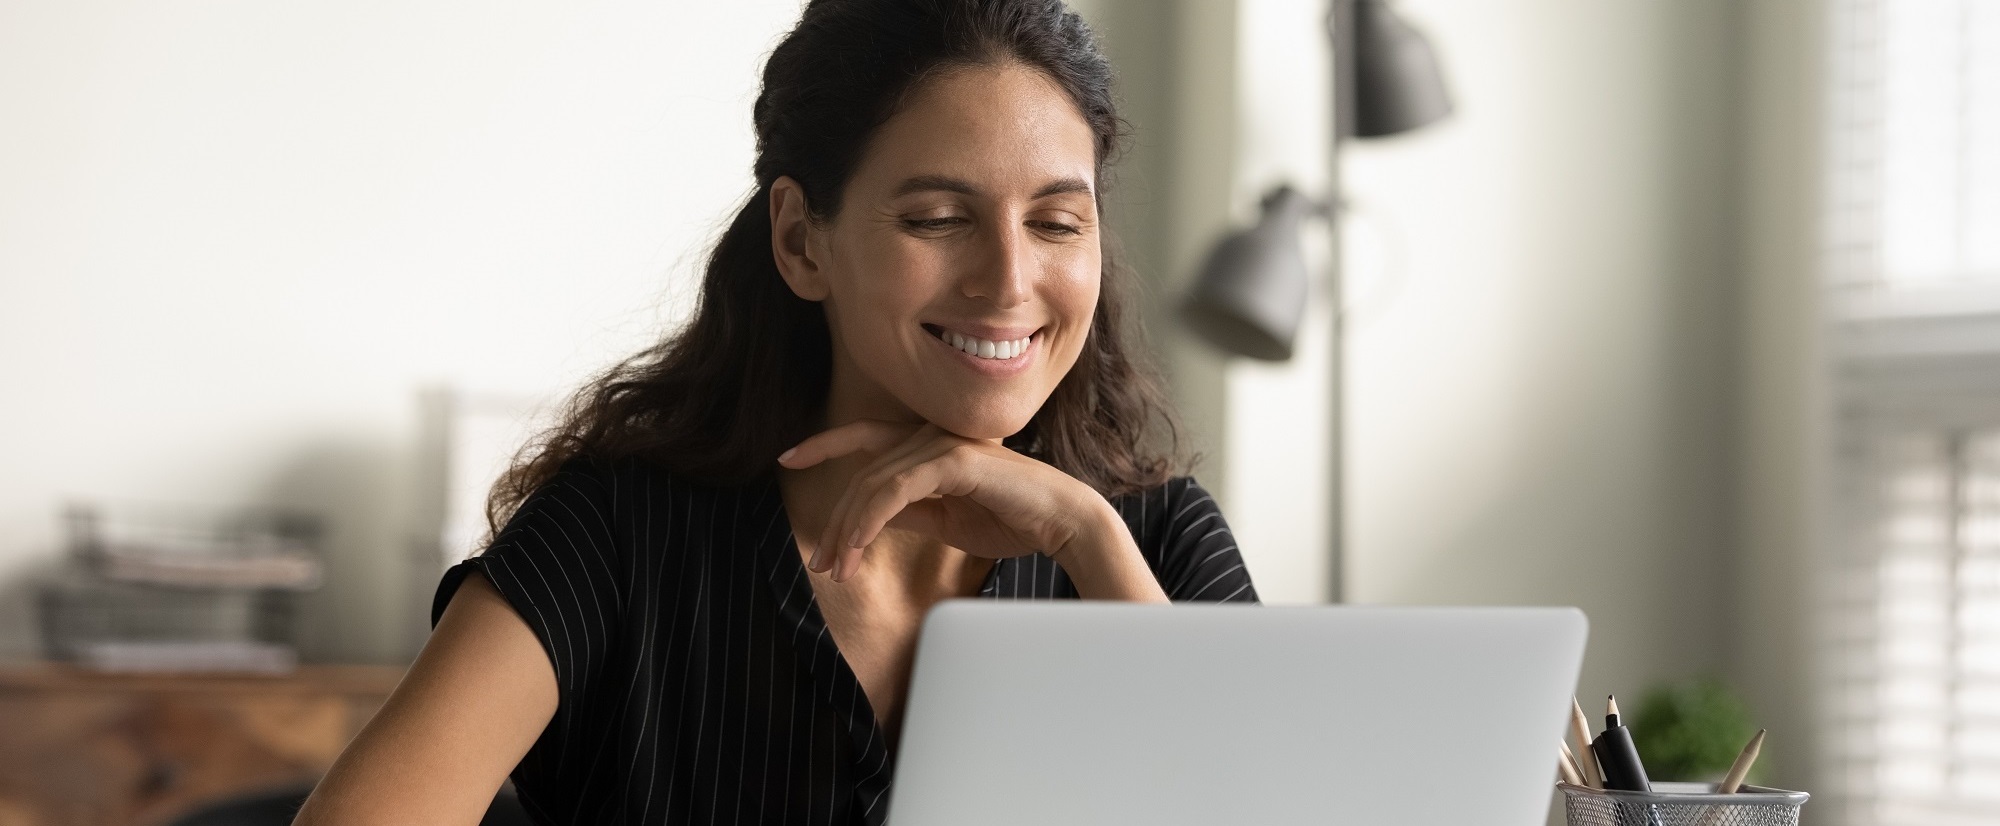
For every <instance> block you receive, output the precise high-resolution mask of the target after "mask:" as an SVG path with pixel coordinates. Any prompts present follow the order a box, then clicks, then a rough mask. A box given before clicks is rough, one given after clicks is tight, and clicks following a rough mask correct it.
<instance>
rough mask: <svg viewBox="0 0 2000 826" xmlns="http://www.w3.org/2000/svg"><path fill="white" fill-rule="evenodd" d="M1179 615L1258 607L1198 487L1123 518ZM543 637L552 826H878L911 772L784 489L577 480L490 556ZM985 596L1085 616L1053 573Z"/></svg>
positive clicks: (1124, 510) (452, 586) (536, 774)
mask: <svg viewBox="0 0 2000 826" xmlns="http://www.w3.org/2000/svg"><path fill="white" fill-rule="evenodd" d="M1113 504H1114V505H1115V506H1116V507H1117V509H1118V511H1119V513H1120V514H1121V515H1123V516H1124V517H1125V523H1126V525H1127V526H1128V527H1129V528H1131V530H1132V536H1133V538H1134V539H1135V540H1136V541H1137V544H1138V546H1139V549H1140V551H1141V552H1142V553H1143V554H1144V556H1145V558H1146V562H1147V564H1149V565H1150V566H1152V569H1153V573H1154V575H1155V576H1157V577H1158V578H1159V581H1160V583H1161V587H1162V588H1163V589H1164V590H1165V591H1166V592H1167V595H1168V596H1169V597H1171V598H1172V599H1175V600H1203V601H1242V602H1254V601H1256V599H1257V592H1256V589H1254V588H1253V587H1252V586H1251V584H1250V576H1249V573H1248V572H1247V571H1245V570H1244V568H1243V560H1242V557H1240V556H1239V555H1238V554H1237V551H1236V542H1235V540H1234V539H1233V538H1232V537H1231V536H1230V533H1229V528H1228V526H1227V525H1225V524H1224V523H1223V519H1222V513H1221V511H1220V510H1218V509H1217V508H1216V505H1215V501H1214V500H1213V499H1212V498H1210V497H1209V495H1208V492H1207V491H1204V490H1203V489H1202V488H1201V486H1200V485H1197V484H1195V482H1194V480H1193V479H1189V478H1178V479H1174V480H1172V481H1169V482H1167V483H1166V484H1164V485H1161V486H1160V487H1157V488H1154V489H1151V490H1148V491H1145V492H1143V493H1140V494H1135V495H1131V496H1125V497H1120V498H1118V499H1115V500H1113ZM473 570H478V571H481V572H483V573H484V574H485V575H486V577H487V579H489V580H491V581H492V583H493V585H494V587H495V588H497V589H498V590H499V591H500V593H501V594H502V595H504V596H505V597H506V598H507V601H508V602H509V603H511V604H512V605H513V606H514V610H515V611H517V612H519V613H520V615H521V618H522V619H524V620H526V621H527V623H528V625H529V626H530V627H531V628H533V629H534V631H535V634H536V636H538V637H540V638H541V641H542V645H543V646H544V647H545V648H547V650H548V653H549V659H550V661H551V662H552V663H553V664H554V666H555V671H556V682H557V685H558V686H559V690H560V700H559V703H558V707H557V710H556V715H555V718H554V719H553V720H551V721H550V722H549V726H548V728H547V729H546V730H544V731H543V732H542V735H541V738H540V739H539V740H537V741H536V742H535V745H534V746H533V748H531V749H530V750H529V751H528V754H527V755H526V756H525V757H524V758H522V760H521V763H520V765H518V766H516V767H515V769H514V772H513V775H512V776H513V779H514V785H515V788H516V789H517V790H518V791H519V792H520V798H521V802H522V803H523V804H524V805H525V806H526V808H527V809H528V811H529V812H530V813H532V814H533V815H534V816H535V817H536V818H537V819H538V820H540V821H542V822H544V823H550V824H569V823H579V824H581V823H590V824H598V823H634V824H639V823H646V824H652V823H671V824H689V823H701V824H711V823H729V824H763V823H787V824H794V823H795V824H813V825H814V826H817V825H818V824H851V823H866V824H880V823H882V821H883V818H884V817H885V816H886V815H887V814H888V808H889V804H888V797H889V779H890V775H891V774H892V771H891V766H892V761H893V756H892V755H891V753H890V751H889V744H888V743H886V742H884V739H883V737H882V732H881V729H880V728H879V727H878V726H877V725H876V722H875V716H874V714H873V712H872V710H871V709H870V707H869V705H868V700H867V698H866V695H864V694H863V693H862V690H861V685H860V683H859V682H858V681H857V679H856V678H855V676H854V673H853V671H851V670H849V668H848V666H847V662H846V660H844V659H843V658H842V657H841V654H840V651H839V649H838V648H837V647H835V645H834V641H833V637H832V636H830V635H829V634H828V633H827V630H826V623H825V622H824V621H823V620H822V619H821V618H820V613H819V607H818V605H817V603H816V602H815V601H814V599H813V592H812V586H811V584H810V583H809V582H807V580H806V570H805V565H804V563H803V562H801V561H800V559H799V551H798V546H797V545H796V544H794V542H793V540H792V533H791V526H790V523H789V522H788V521H787V520H786V519H785V510H784V504H783V501H782V500H781V499H780V498H779V494H778V487H777V482H776V477H775V476H772V477H767V478H766V479H765V480H764V481H762V482H759V483H756V484H752V485H748V486H745V487H742V488H716V487H706V486H702V485H697V484H691V483H688V482H686V481H684V480H680V479H676V478H674V477H673V476H671V475H670V474H668V473H666V472H664V471H661V470H659V469H657V468H655V467H653V466H651V465H648V464H645V463H642V462H639V461H635V460H626V461H622V462H619V463H616V464H612V465H608V466H594V465H591V464H587V463H584V462H580V461H572V462H571V463H569V464H567V465H565V466H564V467H563V469H562V472H561V473H559V474H558V475H557V476H556V477H555V478H554V479H553V480H551V481H550V482H549V483H548V484H547V485H545V486H543V488H542V489H541V490H539V491H537V492H536V493H535V494H534V495H533V496H531V497H529V499H528V500H527V501H526V502H525V503H523V505H522V506H521V508H520V510H519V511H518V512H517V513H516V514H515V516H514V517H513V519H512V520H511V521H509V522H508V523H507V525H506V526H505V527H504V528H503V529H502V530H501V532H500V534H499V535H498V537H496V539H495V540H494V542H493V544H492V546H491V547H489V548H488V549H487V550H486V551H485V552H484V553H483V554H481V555H480V556H476V557H473V558H471V559H468V560H466V561H464V562H462V563H459V564H458V565H456V566H454V567H452V568H451V570H449V571H447V572H446V573H445V575H444V580H443V582H441V583H440V584H439V585H438V591H437V597H436V599H435V600H434V601H433V604H432V609H431V621H432V623H433V624H435V623H436V622H437V617H438V616H439V615H440V614H442V613H443V611H444V606H445V604H446V603H447V602H449V601H450V599H451V596H452V594H453V593H454V592H455V591H457V589H458V585H459V583H460V582H462V581H464V579H465V575H466V574H467V573H468V572H470V571H473ZM979 593H980V596H982V597H991V598H1000V599H1074V598H1076V589H1075V588H1074V587H1073V586H1072V585H1071V584H1070V581H1069V578H1068V577H1067V576H1066V575H1065V574H1064V573H1063V571H1062V570H1061V569H1060V568H1059V567H1057V566H1056V564H1055V563H1054V562H1053V561H1052V560H1050V559H1048V558H1047V557H1044V556H1042V555H1040V554H1035V555H1032V556H1026V557H1019V558H1015V559H1005V560H1000V561H999V562H998V563H997V564H995V565H994V567H993V570H992V572H991V573H990V574H989V575H988V576H987V578H986V583H985V585H984V587H982V588H981V589H980V592H979Z"/></svg>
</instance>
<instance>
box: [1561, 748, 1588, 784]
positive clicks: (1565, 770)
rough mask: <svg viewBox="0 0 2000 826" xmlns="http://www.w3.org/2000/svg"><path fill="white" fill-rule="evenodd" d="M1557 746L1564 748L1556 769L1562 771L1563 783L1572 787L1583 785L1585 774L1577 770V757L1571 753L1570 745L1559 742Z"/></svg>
mask: <svg viewBox="0 0 2000 826" xmlns="http://www.w3.org/2000/svg"><path fill="white" fill-rule="evenodd" d="M1556 745H1559V746H1562V755H1561V757H1560V758H1559V759H1557V760H1556V768H1557V769H1559V770H1561V771H1562V776H1563V782H1564V783H1568V784H1570V785H1572V786H1581V785H1583V772H1581V771H1579V770H1578V769H1577V767H1576V755H1574V754H1570V753H1569V744H1568V743H1565V742H1562V741H1561V740H1557V741H1556Z"/></svg>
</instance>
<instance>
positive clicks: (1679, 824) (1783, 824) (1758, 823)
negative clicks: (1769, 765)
mask: <svg viewBox="0 0 2000 826" xmlns="http://www.w3.org/2000/svg"><path fill="white" fill-rule="evenodd" d="M1556 788H1558V789H1561V790H1562V793H1563V804H1564V807H1565V809H1566V810H1567V812H1568V814H1569V826H1798V822H1799V807H1800V806H1803V805H1805V802H1806V798H1808V797H1810V795H1808V794H1806V793H1805V792H1788V791H1785V790H1783V789H1767V788H1764V787H1762V786H1744V787H1743V788H1742V790H1741V791H1739V792H1737V793H1736V794H1716V793H1715V784H1714V783H1654V784H1653V791H1651V792H1616V791H1609V790H1606V789H1590V788H1585V787H1583V786H1572V785H1570V784H1568V783H1557V784H1556Z"/></svg>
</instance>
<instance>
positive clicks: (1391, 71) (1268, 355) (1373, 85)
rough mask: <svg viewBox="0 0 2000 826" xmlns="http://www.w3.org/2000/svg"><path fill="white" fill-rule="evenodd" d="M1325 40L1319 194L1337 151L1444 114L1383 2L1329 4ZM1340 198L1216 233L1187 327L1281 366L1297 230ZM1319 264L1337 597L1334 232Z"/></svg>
mask: <svg viewBox="0 0 2000 826" xmlns="http://www.w3.org/2000/svg"><path fill="white" fill-rule="evenodd" d="M1327 34H1328V35H1329V36H1330V37H1331V38H1332V52H1333V89H1334V100H1333V108H1334V126H1335V128H1334V140H1333V146H1332V147H1331V151H1332V153H1333V158H1332V163H1330V164H1329V165H1328V167H1329V169H1330V170H1331V173H1330V174H1329V178H1330V180H1329V181H1328V186H1327V191H1328V192H1329V193H1339V192H1340V145H1341V143H1342V142H1344V141H1345V140H1347V139H1348V138H1373V137H1381V136H1385V135H1395V134H1400V133H1403V132H1407V131H1410V130H1412V129H1417V128H1419V127H1422V126H1425V125H1427V124H1430V123H1433V122H1436V121H1438V120H1440V119H1442V118H1444V117H1445V116H1446V115H1449V114H1450V113H1451V108H1452V107H1451V98H1450V96H1449V95H1448V94H1447V93H1446V91H1445V86H1444V74H1443V72H1442V71H1441V69H1440V68H1439V66H1438V61H1437V55H1436V54H1435V53H1434V52H1433V51H1432V50H1431V47H1430V43H1429V42H1428V41H1426V40H1425V39H1424V36H1423V35H1422V34H1421V33H1419V32H1418V31H1417V30H1415V29H1413V28H1411V27H1410V26H1409V25H1408V24H1407V23H1404V22H1403V21H1402V19H1401V18H1398V17H1397V16H1396V15H1395V13H1394V12H1393V11H1392V10H1390V8H1389V6H1388V4H1387V2H1385V0H1333V6H1332V9H1331V10H1330V11H1329V12H1328V14H1327ZM1338 200H1339V199H1338V195H1337V194H1335V195H1331V196H1329V200H1328V201H1316V200H1314V199H1312V198H1310V197H1307V196H1306V195H1304V194H1302V193H1300V192H1299V191H1298V190H1296V189H1294V188H1292V187H1291V186H1290V185H1280V186H1279V187H1277V188H1276V189H1273V190H1272V191H1271V192H1270V193H1269V194H1268V195H1265V196H1264V200H1263V210H1262V213H1261V216H1260V217H1259V218H1258V220H1257V223H1256V224H1255V225H1253V226H1250V227H1246V228H1242V229H1238V230H1236V231H1234V232H1231V233H1229V234H1228V235H1226V236H1224V237H1223V238H1222V239H1221V240H1220V241H1218V242H1216V244H1215V246H1214V247H1213V248H1212V249H1211V250H1210V251H1209V254H1208V257H1207V259H1206V261H1205V262H1204V263H1203V265H1202V268H1201V271H1200V273H1199V274H1198V275H1197V276H1196V277H1195V280H1194V286H1193V289H1192V290H1191V291H1190V292H1189V293H1188V295H1187V297H1186V299H1185V300H1184V301H1183V302H1182V304H1181V317H1182V319H1183V321H1185V322H1186V323H1187V325H1188V327H1189V328H1190V329H1192V330H1193V331H1194V332H1195V333H1196V334H1197V335H1199V336H1201V337H1202V338H1203V339H1204V340H1206V341H1208V342H1209V343H1210V344H1212V345H1214V346H1215V347H1217V348H1220V349H1221V350H1222V351H1224V352H1225V353H1229V354H1231V355H1236V356H1243V357H1246V358H1253V359H1259V360H1264V361H1286V360H1289V359H1290V358H1291V357H1292V345H1293V342H1294V340H1296V338H1297V336H1298V331H1299V325H1300V324H1301V322H1303V321H1304V319H1305V308H1306V300H1307V295H1308V293H1309V288H1310V286H1311V274H1310V273H1308V272H1307V270H1306V263H1305V256H1304V254H1303V253H1302V251H1301V250H1300V248H1299V226H1300V224H1302V223H1303V222H1304V221H1305V220H1306V219H1308V218H1313V217H1319V218H1325V219H1327V220H1329V221H1333V220H1334V219H1335V218H1336V217H1337V216H1336V214H1335V211H1336V209H1337V207H1336V204H1337V202H1338ZM1334 226H1335V229H1336V231H1335V232H1333V233H1331V235H1332V236H1333V239H1334V241H1333V246H1334V254H1333V255H1332V256H1331V260H1330V261H1329V262H1328V265H1327V272H1326V276H1325V277H1326V294H1327V295H1329V296H1332V300H1333V301H1334V302H1335V312H1334V313H1333V334H1332V336H1331V339H1332V342H1333V343H1332V345H1331V346H1332V348H1333V353H1332V355H1333V358H1332V361H1331V362H1330V364H1331V366H1330V367H1329V369H1330V370H1331V371H1332V375H1331V376H1330V377H1329V381H1328V383H1327V384H1328V386H1329V387H1330V388H1331V392H1332V396H1333V398H1332V406H1331V407H1330V408H1329V418H1330V419H1331V421H1330V422H1329V424H1328V426H1329V427H1330V428H1331V433H1330V434H1329V437H1330V438H1329V443H1330V444H1331V445H1332V451H1331V452H1332V455H1331V456H1330V457H1329V461H1330V467H1329V470H1328V472H1329V474H1330V479H1329V488H1330V489H1331V490H1330V493H1331V499H1332V501H1331V502H1330V503H1329V505H1330V509H1329V511H1328V513H1329V525H1328V534H1329V540H1330V542H1329V544H1330V546H1331V547H1330V548H1329V549H1328V550H1329V552H1330V554H1331V556H1330V559H1329V563H1330V568H1331V574H1330V576H1331V579H1332V581H1331V582H1330V583H1329V593H1331V595H1332V598H1333V601H1334V602H1341V601H1344V599H1345V593H1344V583H1343V582H1342V581H1341V580H1342V576H1341V569H1342V567H1343V563H1342V557H1343V552H1344V548H1343V547H1342V535H1343V533H1344V527H1345V510H1344V505H1343V499H1344V496H1343V489H1344V488H1343V485H1342V479H1341V463H1342V424H1341V404H1342V399H1341V385H1342V379H1343V377H1342V366H1341V364H1342V333H1341V326H1342V325H1341V313H1340V312H1339V302H1340V291H1341V290H1340V285H1341V279H1340V234H1339V232H1338V231H1337V230H1338V226H1339V225H1338V223H1335V224H1334Z"/></svg>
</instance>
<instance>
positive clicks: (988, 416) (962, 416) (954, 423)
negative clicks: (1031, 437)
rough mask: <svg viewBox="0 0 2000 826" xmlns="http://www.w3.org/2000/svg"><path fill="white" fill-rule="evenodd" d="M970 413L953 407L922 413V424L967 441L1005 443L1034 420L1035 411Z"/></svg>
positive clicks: (1028, 409) (975, 411)
mask: <svg viewBox="0 0 2000 826" xmlns="http://www.w3.org/2000/svg"><path fill="white" fill-rule="evenodd" d="M1007 407H1008V408H1009V409H1005V410H996V409H991V408H988V409H971V408H968V407H966V406H962V405H954V406H953V407H951V408H948V409H943V410H933V411H926V412H925V413H924V420H925V421H928V422H930V423H931V424H934V425H937V426H938V427H940V428H943V429H945V430H948V431H950V432H952V433H955V434H958V435H960V436H964V437H965V438H967V439H994V440H997V439H1005V438H1007V437H1008V436H1012V435H1014V434H1016V433H1019V432H1021V429H1022V428H1024V427H1027V426H1028V422H1029V421H1030V420H1032V419H1033V418H1034V417H1035V412H1036V408H1024V409H1020V410H1015V409H1012V408H1013V407H1014V406H1013V405H1007Z"/></svg>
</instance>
